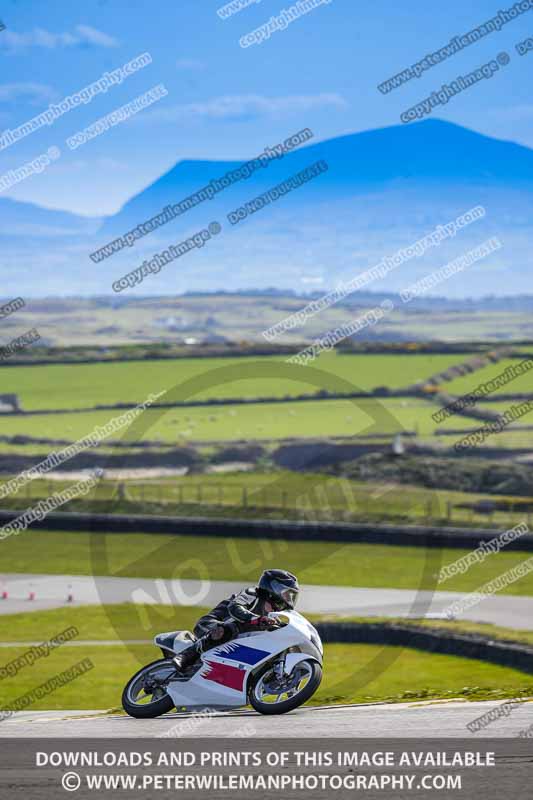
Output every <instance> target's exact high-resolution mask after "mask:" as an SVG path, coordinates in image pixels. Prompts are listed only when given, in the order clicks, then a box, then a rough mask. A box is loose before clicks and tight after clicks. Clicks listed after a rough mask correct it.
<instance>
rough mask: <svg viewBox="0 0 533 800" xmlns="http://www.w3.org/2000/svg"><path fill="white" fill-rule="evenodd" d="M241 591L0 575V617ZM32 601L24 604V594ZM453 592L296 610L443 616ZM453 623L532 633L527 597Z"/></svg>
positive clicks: (334, 601) (308, 594) (227, 586)
mask: <svg viewBox="0 0 533 800" xmlns="http://www.w3.org/2000/svg"><path fill="white" fill-rule="evenodd" d="M241 588H242V584H241V583H234V582H230V581H198V580H179V581H167V580H163V579H152V578H109V577H97V578H94V577H92V576H84V575H31V574H3V575H2V576H1V581H0V591H3V590H5V591H6V592H7V595H8V597H7V599H5V600H0V614H16V613H21V612H24V611H31V610H35V611H42V610H45V609H49V608H60V607H62V606H65V605H66V604H67V596H68V594H69V593H71V594H72V596H73V601H72V605H74V606H76V605H99V604H111V603H145V604H148V603H161V604H163V605H178V606H179V605H184V606H210V607H212V606H214V605H215V604H216V603H218V602H219V601H220V600H222V599H223V598H224V597H228V596H229V595H230V594H232V593H233V592H235V591H239V590H240V589H241ZM32 592H33V593H34V599H33V600H29V599H28V598H29V596H30V593H32ZM465 597H466V595H464V594H460V593H458V592H435V593H431V592H418V593H417V592H416V591H414V590H409V589H365V588H352V587H349V586H315V585H305V586H303V587H302V593H301V600H300V602H299V605H298V610H299V611H301V612H302V613H304V614H305V613H314V614H319V613H320V614H328V613H331V614H344V615H350V614H351V615H357V616H365V617H367V616H368V617H371V616H379V617H407V616H410V617H414V618H417V617H424V616H429V617H444V616H445V611H446V609H447V608H448V607H449V606H450V604H452V603H455V602H457V601H460V600H462V599H463V598H465ZM456 617H457V619H465V620H470V621H473V622H488V623H492V624H494V625H501V626H503V627H508V628H516V629H523V630H533V597H527V596H518V595H494V596H492V597H488V598H486V599H484V600H483V601H482V602H480V603H477V604H476V605H473V606H472V607H471V608H468V609H467V610H466V611H463V612H461V613H458V614H457V615H456Z"/></svg>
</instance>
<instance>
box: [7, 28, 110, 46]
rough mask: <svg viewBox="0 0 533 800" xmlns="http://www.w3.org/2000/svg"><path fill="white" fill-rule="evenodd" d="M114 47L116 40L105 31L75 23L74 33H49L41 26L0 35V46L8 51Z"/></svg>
mask: <svg viewBox="0 0 533 800" xmlns="http://www.w3.org/2000/svg"><path fill="white" fill-rule="evenodd" d="M83 45H85V46H87V45H89V46H93V47H116V46H117V45H118V42H117V40H116V39H114V38H113V37H112V36H109V35H108V34H107V33H103V32H102V31H99V30H97V29H96V28H92V27H90V26H89V25H77V26H76V27H75V29H74V33H69V32H65V33H51V32H50V31H46V30H44V29H43V28H34V30H32V31H27V32H26V33H17V32H16V31H12V30H9V29H8V30H5V31H3V32H2V35H1V36H0V47H1V48H7V49H8V50H10V51H17V50H25V49H27V48H29V47H44V48H46V49H48V50H55V49H56V48H57V47H80V46H83Z"/></svg>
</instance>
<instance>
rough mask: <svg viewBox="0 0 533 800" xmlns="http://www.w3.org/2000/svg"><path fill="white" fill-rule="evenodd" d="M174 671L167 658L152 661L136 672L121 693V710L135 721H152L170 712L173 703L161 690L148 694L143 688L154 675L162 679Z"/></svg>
mask: <svg viewBox="0 0 533 800" xmlns="http://www.w3.org/2000/svg"><path fill="white" fill-rule="evenodd" d="M174 671H175V667H174V665H173V664H172V662H171V661H170V660H169V659H168V658H162V659H159V661H152V663H151V664H147V665H146V666H145V667H143V668H142V669H140V670H139V671H138V672H136V673H135V675H134V676H133V677H132V678H130V679H129V681H128V682H127V684H126V686H125V687H124V691H123V692H122V708H123V709H124V711H125V712H126V714H129V715H130V717H135V718H136V719H153V718H154V717H160V716H161V715H162V714H166V713H167V712H168V711H171V710H172V709H173V708H174V703H173V702H172V700H171V698H170V697H169V696H168V694H167V693H166V692H165V691H164V690H163V689H162V688H159V687H158V688H157V689H156V691H154V692H153V693H149V692H146V691H145V689H144V686H145V684H146V680H147V679H149V678H150V676H152V675H154V676H157V677H160V678H162V679H163V678H165V677H166V676H167V675H171V674H172V672H174ZM143 692H144V694H143ZM150 697H151V698H152V699H151V700H150V699H149V698H150Z"/></svg>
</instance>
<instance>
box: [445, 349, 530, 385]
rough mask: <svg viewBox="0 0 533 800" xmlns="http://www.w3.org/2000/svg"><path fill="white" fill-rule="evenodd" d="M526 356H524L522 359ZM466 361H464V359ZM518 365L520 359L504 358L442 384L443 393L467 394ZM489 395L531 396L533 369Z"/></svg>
mask: <svg viewBox="0 0 533 800" xmlns="http://www.w3.org/2000/svg"><path fill="white" fill-rule="evenodd" d="M525 357H526V354H524V358H525ZM465 360H466V359H465ZM518 364H520V359H517V358H504V359H502V360H501V361H499V362H498V363H497V364H489V365H488V366H487V367H484V368H483V369H479V370H477V371H476V372H473V373H470V374H469V375H461V376H460V377H458V378H454V380H453V381H450V382H449V383H446V384H444V387H445V391H446V392H449V393H450V394H454V395H463V394H468V392H471V391H473V390H474V389H475V388H476V387H478V386H479V385H480V384H482V383H487V381H490V380H493V379H494V378H496V376H498V375H502V374H503V373H504V372H505V370H506V369H507V368H508V367H515V366H517V365H518ZM491 394H493V395H497V394H533V369H532V370H529V372H526V373H525V374H523V375H519V376H518V377H516V378H514V379H513V380H511V381H510V382H509V383H507V384H506V385H505V386H501V387H498V388H496V389H495V391H494V392H492V393H491Z"/></svg>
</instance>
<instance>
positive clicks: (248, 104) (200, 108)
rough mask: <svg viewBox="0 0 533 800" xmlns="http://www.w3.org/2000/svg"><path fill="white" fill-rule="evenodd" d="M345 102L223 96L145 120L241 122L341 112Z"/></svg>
mask: <svg viewBox="0 0 533 800" xmlns="http://www.w3.org/2000/svg"><path fill="white" fill-rule="evenodd" d="M347 107H348V103H347V102H346V100H345V99H344V98H343V97H341V95H339V94H316V95H288V96H286V97H265V96H264V95H256V94H249V95H224V96H222V97H215V98H213V99H212V100H207V101H205V102H203V103H188V104H186V105H181V106H171V107H168V108H161V109H156V110H154V111H152V112H149V113H148V114H145V115H144V116H145V118H146V117H150V118H151V119H152V120H153V119H158V120H161V121H173V120H176V119H184V118H187V117H188V118H192V119H194V118H205V117H208V118H211V119H242V118H243V117H249V118H250V117H251V118H254V117H262V116H275V115H277V114H287V113H291V112H294V111H297V112H302V111H311V110H313V109H318V108H333V109H344V108H347Z"/></svg>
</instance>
